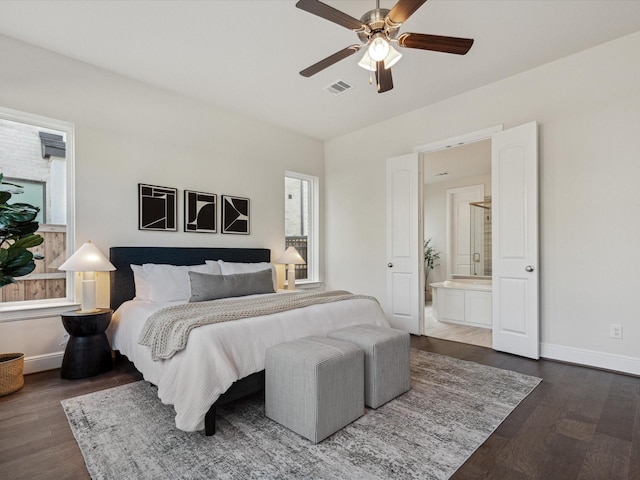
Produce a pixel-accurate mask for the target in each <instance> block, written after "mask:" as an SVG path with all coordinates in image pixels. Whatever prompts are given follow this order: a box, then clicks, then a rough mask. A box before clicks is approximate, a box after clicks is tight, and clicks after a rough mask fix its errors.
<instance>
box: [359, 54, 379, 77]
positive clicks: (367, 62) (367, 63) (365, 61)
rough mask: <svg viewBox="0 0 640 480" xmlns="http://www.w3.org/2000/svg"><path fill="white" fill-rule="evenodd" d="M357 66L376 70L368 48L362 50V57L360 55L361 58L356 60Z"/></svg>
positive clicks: (372, 70)
mask: <svg viewBox="0 0 640 480" xmlns="http://www.w3.org/2000/svg"><path fill="white" fill-rule="evenodd" d="M358 66H360V67H362V68H364V69H365V70H369V71H370V72H375V71H376V62H374V61H373V60H372V58H371V57H370V56H369V50H365V51H364V57H362V60H360V61H359V62H358Z"/></svg>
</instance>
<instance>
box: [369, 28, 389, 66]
mask: <svg viewBox="0 0 640 480" xmlns="http://www.w3.org/2000/svg"><path fill="white" fill-rule="evenodd" d="M390 48H391V45H389V41H388V40H387V39H386V37H385V35H384V33H382V32H378V33H376V34H374V35H373V36H372V37H371V41H370V42H369V48H368V51H369V56H370V57H371V59H372V60H373V61H374V62H381V61H382V60H384V59H385V58H386V57H387V55H389V49H390Z"/></svg>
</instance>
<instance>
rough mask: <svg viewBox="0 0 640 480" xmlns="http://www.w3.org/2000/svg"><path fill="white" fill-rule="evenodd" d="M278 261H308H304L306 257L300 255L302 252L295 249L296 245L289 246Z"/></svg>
mask: <svg viewBox="0 0 640 480" xmlns="http://www.w3.org/2000/svg"><path fill="white" fill-rule="evenodd" d="M276 263H287V264H293V265H304V264H305V263H307V262H305V261H304V258H302V257H301V256H300V254H299V253H298V251H297V250H296V249H295V247H289V248H287V249H286V250H285V251H284V253H283V254H282V255H280V258H278V260H276Z"/></svg>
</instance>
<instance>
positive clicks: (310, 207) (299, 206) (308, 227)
mask: <svg viewBox="0 0 640 480" xmlns="http://www.w3.org/2000/svg"><path fill="white" fill-rule="evenodd" d="M284 193H285V199H284V202H285V203H284V205H285V209H284V212H285V215H284V218H285V232H284V235H285V249H286V248H288V247H295V249H296V250H297V251H298V253H300V255H301V256H302V258H304V259H305V261H306V262H307V263H306V265H296V280H302V283H304V281H305V280H306V281H308V282H317V281H318V280H319V279H318V276H319V274H318V259H319V254H318V250H319V249H318V236H319V232H318V178H317V177H313V176H310V175H303V174H300V173H294V172H286V173H285V177H284Z"/></svg>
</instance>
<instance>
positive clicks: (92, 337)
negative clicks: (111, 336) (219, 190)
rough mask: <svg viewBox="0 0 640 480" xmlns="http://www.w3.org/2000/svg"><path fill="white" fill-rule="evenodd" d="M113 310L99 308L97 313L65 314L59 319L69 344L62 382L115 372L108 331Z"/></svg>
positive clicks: (65, 354)
mask: <svg viewBox="0 0 640 480" xmlns="http://www.w3.org/2000/svg"><path fill="white" fill-rule="evenodd" d="M112 313H113V310H111V309H108V308H100V309H98V311H96V312H79V311H73V312H66V313H63V314H62V315H60V316H61V317H62V324H63V325H64V329H65V330H66V331H67V333H69V341H68V342H67V348H66V349H65V351H64V357H63V359H62V370H61V371H60V376H61V377H62V378H70V379H74V378H85V377H91V376H93V375H97V374H99V373H103V372H108V371H109V370H111V369H112V368H113V361H112V359H111V346H110V345H109V341H108V340H107V336H106V335H105V333H104V332H105V330H106V329H107V327H108V326H109V323H110V322H111V314H112Z"/></svg>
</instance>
